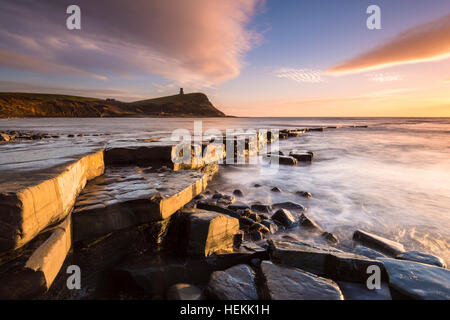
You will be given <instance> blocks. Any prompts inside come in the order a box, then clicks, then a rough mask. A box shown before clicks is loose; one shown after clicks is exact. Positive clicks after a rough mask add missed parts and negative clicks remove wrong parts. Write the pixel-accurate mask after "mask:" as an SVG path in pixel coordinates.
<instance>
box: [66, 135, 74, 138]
mask: <svg viewBox="0 0 450 320" xmlns="http://www.w3.org/2000/svg"><path fill="white" fill-rule="evenodd" d="M74 137H75V135H74V134H68V135H67V138H74Z"/></svg>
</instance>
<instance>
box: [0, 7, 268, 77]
mask: <svg viewBox="0 0 450 320" xmlns="http://www.w3.org/2000/svg"><path fill="white" fill-rule="evenodd" d="M263 3H264V0H233V1H224V0H189V1H186V0H133V1H132V5H131V4H130V3H128V2H126V1H120V0H96V1H91V0H79V1H77V5H79V6H80V8H81V13H82V24H81V27H82V29H81V30H77V31H69V30H67V29H66V28H65V8H66V7H67V5H69V4H71V3H70V1H66V0H62V1H58V2H55V1H54V0H40V1H37V0H30V1H28V2H27V3H25V4H24V3H21V2H11V3H8V4H7V5H5V6H4V8H2V9H3V10H2V11H1V12H0V30H5V32H3V33H0V47H3V48H8V49H9V48H13V49H11V50H12V51H17V52H19V53H21V54H27V55H31V56H35V57H37V58H40V59H44V60H51V62H53V63H57V64H61V65H66V66H70V67H73V68H76V69H81V70H85V71H87V72H92V73H99V72H100V73H101V72H113V73H118V74H130V73H136V72H146V73H149V74H157V75H161V76H164V77H166V78H169V79H172V80H175V81H177V82H179V83H201V84H204V85H211V84H216V83H220V82H222V81H225V80H227V79H230V78H233V77H235V76H237V75H238V74H239V72H240V70H241V68H242V65H243V59H244V55H245V53H246V52H247V51H249V50H250V49H251V48H252V47H253V46H255V45H256V44H257V43H258V42H259V40H260V37H261V36H260V34H259V33H258V32H256V31H255V30H252V29H250V28H249V22H250V21H251V19H252V17H253V16H254V15H255V14H256V13H257V12H258V10H259V9H260V8H261V6H262V5H263ZM1 43H3V44H4V45H3V46H2V45H1ZM36 43H37V44H38V45H37V47H36V46H35V44H36ZM25 44H27V45H26V46H25ZM31 44H33V45H34V47H33V46H31ZM16 67H19V66H17V65H16ZM41 69H42V68H41Z"/></svg>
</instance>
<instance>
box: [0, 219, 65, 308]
mask: <svg viewBox="0 0 450 320" xmlns="http://www.w3.org/2000/svg"><path fill="white" fill-rule="evenodd" d="M71 232H72V226H71V217H70V215H69V216H68V217H66V218H65V219H64V220H63V221H62V222H61V223H60V224H58V225H56V226H54V227H52V228H51V229H50V230H49V231H48V232H45V233H44V234H42V235H41V237H40V239H36V241H35V242H36V243H35V244H33V243H30V246H29V248H24V250H21V251H19V252H16V254H12V255H11V257H10V258H9V259H8V257H2V260H1V261H0V271H2V274H1V275H0V299H27V298H31V297H34V296H36V295H39V294H42V293H44V292H45V291H47V290H48V289H49V288H50V287H51V285H52V283H53V281H54V280H55V278H56V276H57V274H58V273H59V271H60V269H61V266H62V265H63V263H64V260H65V259H66V256H67V253H68V252H69V250H70V248H71V246H72V234H71Z"/></svg>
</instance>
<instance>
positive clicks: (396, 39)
mask: <svg viewBox="0 0 450 320" xmlns="http://www.w3.org/2000/svg"><path fill="white" fill-rule="evenodd" d="M30 3H33V5H29V4H30ZM68 4H69V2H67V1H60V2H59V3H58V5H55V4H54V2H53V1H50V0H46V1H29V2H21V1H18V2H13V1H10V2H8V3H5V4H4V5H2V6H3V10H2V11H1V12H0V18H1V19H0V91H3V92H10V91H11V92H14V91H22V92H23V91H25V92H45V93H59V94H70V95H80V96H88V97H98V98H115V99H118V100H122V101H135V100H140V99H146V98H152V97H158V96H162V95H170V94H173V93H175V92H176V90H177V88H178V87H184V88H185V90H186V91H187V92H197V91H200V92H204V93H206V94H207V95H208V96H209V97H210V98H211V100H212V101H213V103H214V104H215V105H216V106H218V107H219V108H220V109H221V110H223V111H224V112H225V113H226V114H228V115H234V116H330V117H331V116H433V117H439V116H441V117H445V116H450V101H449V100H450V99H449V94H448V92H449V87H448V81H449V80H448V78H449V76H450V3H449V2H448V1H446V0H435V1H431V3H428V2H427V3H425V2H424V1H396V2H395V3H392V2H391V1H385V0H383V1H377V4H378V5H379V6H380V8H381V19H382V20H381V21H382V28H381V29H380V30H368V29H367V27H366V19H367V17H368V15H367V14H366V11H365V10H366V4H364V3H361V2H360V1H347V2H346V3H345V4H343V3H339V4H337V3H329V2H327V1H314V2H312V1H311V2H309V1H305V2H302V1H286V2H283V4H278V3H276V1H272V0H266V1H263V0H239V1H232V2H225V1H220V0H218V1H206V0H190V1H189V4H187V3H186V2H183V1H176V0H170V1H143V0H138V1H135V4H134V5H133V6H132V7H129V8H127V9H124V8H123V7H122V6H120V5H118V4H117V3H115V2H110V1H106V0H99V1H95V2H93V1H85V0H81V1H79V3H78V5H79V6H80V7H82V8H83V12H84V13H83V14H84V15H83V26H82V29H81V30H72V31H71V30H67V28H65V25H64V23H61V22H64V17H65V15H64V14H65V8H66V7H67V5H68ZM18 13H20V15H18ZM18 25H20V28H17V26H18ZM405 88H406V89H407V90H404V89H405ZM411 88H413V90H412V89H411Z"/></svg>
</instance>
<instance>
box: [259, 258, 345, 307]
mask: <svg viewBox="0 0 450 320" xmlns="http://www.w3.org/2000/svg"><path fill="white" fill-rule="evenodd" d="M260 273H261V284H262V285H261V293H262V294H261V295H262V298H263V299H268V300H343V295H342V292H341V290H340V289H339V287H338V285H337V284H336V283H335V282H334V281H332V280H330V279H325V278H322V277H318V276H316V275H313V274H311V273H308V272H305V271H303V270H300V269H297V268H289V267H285V266H280V265H276V264H274V263H272V262H270V261H263V262H261V266H260Z"/></svg>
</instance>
